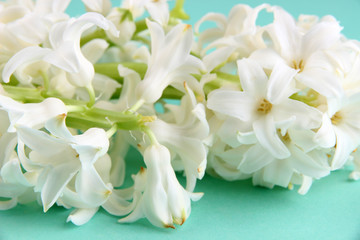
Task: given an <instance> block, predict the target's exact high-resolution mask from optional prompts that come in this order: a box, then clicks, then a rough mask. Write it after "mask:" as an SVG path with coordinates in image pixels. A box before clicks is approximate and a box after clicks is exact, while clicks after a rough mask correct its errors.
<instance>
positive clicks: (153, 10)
mask: <svg viewBox="0 0 360 240" xmlns="http://www.w3.org/2000/svg"><path fill="white" fill-rule="evenodd" d="M167 1H168V0H157V1H153V0H124V1H123V2H122V7H123V8H125V9H129V11H130V12H131V13H132V15H133V17H134V18H137V17H140V16H141V15H143V13H144V11H145V9H146V10H147V11H148V12H149V14H150V16H151V18H152V19H153V20H154V21H156V22H157V23H159V24H160V25H162V26H166V25H167V24H168V21H169V16H170V13H169V5H168V3H167Z"/></svg>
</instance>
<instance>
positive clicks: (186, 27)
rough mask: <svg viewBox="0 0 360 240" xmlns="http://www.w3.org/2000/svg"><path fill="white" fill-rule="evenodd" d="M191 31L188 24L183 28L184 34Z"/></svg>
mask: <svg viewBox="0 0 360 240" xmlns="http://www.w3.org/2000/svg"><path fill="white" fill-rule="evenodd" d="M189 29H191V25H190V24H186V25H185V27H184V32H186V31H187V30H189Z"/></svg>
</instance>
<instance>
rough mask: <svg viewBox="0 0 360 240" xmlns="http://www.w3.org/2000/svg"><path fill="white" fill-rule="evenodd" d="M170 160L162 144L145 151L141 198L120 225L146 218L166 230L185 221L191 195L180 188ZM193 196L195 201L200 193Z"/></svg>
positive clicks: (189, 208)
mask: <svg viewBox="0 0 360 240" xmlns="http://www.w3.org/2000/svg"><path fill="white" fill-rule="evenodd" d="M170 160H171V159H170V152H169V150H168V149H167V148H166V147H164V146H163V145H160V144H154V145H150V146H149V147H147V148H146V149H145V152H144V161H145V164H146V166H147V170H146V177H145V181H142V182H143V184H145V186H143V187H142V188H143V193H142V196H141V197H140V199H138V201H137V203H136V206H135V207H134V209H133V211H132V213H130V215H128V216H127V217H125V218H122V219H120V220H119V221H120V222H133V221H136V220H138V219H140V218H143V217H146V218H147V219H148V220H149V221H150V222H151V223H152V224H153V225H155V226H158V227H166V228H175V226H174V223H175V224H180V225H181V224H183V223H184V222H185V220H186V219H187V218H188V216H189V215H190V212H191V205H190V200H191V198H192V195H194V194H191V193H189V192H187V191H186V190H185V189H184V188H183V187H182V186H181V185H180V183H179V182H178V180H177V178H176V175H175V172H174V170H173V168H172V166H171V163H170ZM139 174H144V172H140V173H139ZM135 184H136V183H135ZM138 189H141V188H140V187H138ZM196 197H197V199H198V198H199V197H201V194H198V196H196Z"/></svg>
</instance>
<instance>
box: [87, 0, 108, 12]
mask: <svg viewBox="0 0 360 240" xmlns="http://www.w3.org/2000/svg"><path fill="white" fill-rule="evenodd" d="M82 2H83V3H84V4H85V6H86V9H87V11H88V12H90V11H91V12H98V13H101V14H103V15H104V16H106V15H107V14H108V13H109V11H110V9H111V1H110V0H82Z"/></svg>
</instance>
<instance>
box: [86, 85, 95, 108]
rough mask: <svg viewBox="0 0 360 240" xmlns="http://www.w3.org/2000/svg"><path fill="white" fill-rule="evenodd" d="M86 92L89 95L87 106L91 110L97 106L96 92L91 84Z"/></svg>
mask: <svg viewBox="0 0 360 240" xmlns="http://www.w3.org/2000/svg"><path fill="white" fill-rule="evenodd" d="M86 91H87V92H88V94H89V102H88V103H87V106H88V107H89V108H90V107H92V106H94V104H95V91H94V88H93V86H92V85H91V84H89V85H88V86H87V87H86Z"/></svg>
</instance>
